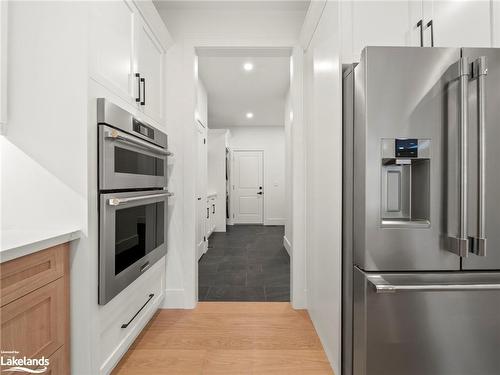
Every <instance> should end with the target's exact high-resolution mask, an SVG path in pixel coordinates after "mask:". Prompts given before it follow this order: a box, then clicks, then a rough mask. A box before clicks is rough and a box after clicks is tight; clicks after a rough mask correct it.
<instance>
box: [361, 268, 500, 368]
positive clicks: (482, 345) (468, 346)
mask: <svg viewBox="0 0 500 375" xmlns="http://www.w3.org/2000/svg"><path fill="white" fill-rule="evenodd" d="M353 289H354V295H353V297H354V305H353V309H354V317H353V318H354V327H353V328H354V329H353V350H354V352H353V374H355V375H497V374H499V373H500V355H499V348H500V273H493V272H492V273H484V272H482V273H472V272H468V273H461V272H451V273H444V272H442V273H404V274H403V273H398V274H395V273H392V274H386V273H378V274H374V273H365V272H362V271H361V270H359V269H357V268H354V284H353Z"/></svg>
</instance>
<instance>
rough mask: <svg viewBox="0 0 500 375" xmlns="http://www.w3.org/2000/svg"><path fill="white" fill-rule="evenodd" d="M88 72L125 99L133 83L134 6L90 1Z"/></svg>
mask: <svg viewBox="0 0 500 375" xmlns="http://www.w3.org/2000/svg"><path fill="white" fill-rule="evenodd" d="M90 16H91V25H92V27H90V30H89V33H90V73H91V75H92V76H93V77H94V78H95V79H96V80H98V81H99V82H100V83H101V84H103V85H105V86H106V87H108V88H109V89H111V90H112V91H113V92H114V93H115V94H117V95H119V96H120V97H122V98H123V99H124V100H126V101H128V102H131V103H133V102H135V95H136V90H137V89H136V88H135V86H133V80H132V72H133V56H134V50H133V47H134V43H133V35H134V19H135V17H136V15H135V13H134V8H133V6H132V4H131V3H129V2H127V1H102V2H98V1H96V2H94V3H93V4H92V6H91V7H90Z"/></svg>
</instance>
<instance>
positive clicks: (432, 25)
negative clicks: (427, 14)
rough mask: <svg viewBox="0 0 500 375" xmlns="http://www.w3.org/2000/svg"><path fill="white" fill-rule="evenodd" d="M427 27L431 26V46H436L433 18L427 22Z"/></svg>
mask: <svg viewBox="0 0 500 375" xmlns="http://www.w3.org/2000/svg"><path fill="white" fill-rule="evenodd" d="M427 27H430V28H431V47H434V22H432V20H430V21H429V22H427Z"/></svg>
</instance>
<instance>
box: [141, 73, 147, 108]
mask: <svg viewBox="0 0 500 375" xmlns="http://www.w3.org/2000/svg"><path fill="white" fill-rule="evenodd" d="M141 83H142V101H141V105H146V78H141Z"/></svg>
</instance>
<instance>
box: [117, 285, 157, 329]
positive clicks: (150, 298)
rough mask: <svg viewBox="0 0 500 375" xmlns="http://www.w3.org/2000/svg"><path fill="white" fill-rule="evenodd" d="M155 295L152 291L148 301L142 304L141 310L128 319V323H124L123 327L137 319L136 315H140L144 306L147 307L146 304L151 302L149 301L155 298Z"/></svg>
mask: <svg viewBox="0 0 500 375" xmlns="http://www.w3.org/2000/svg"><path fill="white" fill-rule="evenodd" d="M154 296H155V295H154V293H151V294H150V295H149V298H148V300H147V301H146V303H145V304H144V305H142V307H141V308H140V309H139V311H137V312H136V313H135V315H134V316H133V317H132V319H130V320H129V321H128V323H125V324H122V328H127V327H128V326H129V325H130V323H132V321H133V320H134V319H135V317H136V316H137V315H139V313H140V312H141V311H142V309H144V308H145V307H146V305H147V304H148V303H149V301H151V300H152V299H153V297H154Z"/></svg>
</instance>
